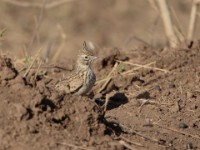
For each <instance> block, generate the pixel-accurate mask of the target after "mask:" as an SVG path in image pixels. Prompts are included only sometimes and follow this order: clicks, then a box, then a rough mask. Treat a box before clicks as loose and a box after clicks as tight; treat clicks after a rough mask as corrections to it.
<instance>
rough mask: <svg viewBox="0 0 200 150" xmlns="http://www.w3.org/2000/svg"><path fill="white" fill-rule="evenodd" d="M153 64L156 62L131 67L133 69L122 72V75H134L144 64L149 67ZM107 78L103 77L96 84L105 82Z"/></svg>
mask: <svg viewBox="0 0 200 150" xmlns="http://www.w3.org/2000/svg"><path fill="white" fill-rule="evenodd" d="M152 64H155V62H151V63H149V64H146V65H142V66H140V67H136V68H133V69H131V70H128V71H125V72H123V73H121V75H122V76H128V75H133V74H135V72H134V71H136V70H139V69H141V68H143V67H144V66H146V67H147V66H150V65H152ZM105 80H107V78H104V79H101V80H99V81H97V82H96V84H99V83H101V82H104V81H105ZM110 80H111V78H110Z"/></svg>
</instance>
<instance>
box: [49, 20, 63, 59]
mask: <svg viewBox="0 0 200 150" xmlns="http://www.w3.org/2000/svg"><path fill="white" fill-rule="evenodd" d="M57 28H58V30H59V31H60V36H61V38H62V42H61V44H60V46H59V47H58V49H57V51H56V52H55V54H54V56H53V58H52V60H53V61H55V60H56V59H57V58H58V57H59V55H60V53H61V52H62V48H63V47H64V44H65V39H66V34H65V33H64V30H63V28H62V26H61V25H60V24H58V25H57Z"/></svg>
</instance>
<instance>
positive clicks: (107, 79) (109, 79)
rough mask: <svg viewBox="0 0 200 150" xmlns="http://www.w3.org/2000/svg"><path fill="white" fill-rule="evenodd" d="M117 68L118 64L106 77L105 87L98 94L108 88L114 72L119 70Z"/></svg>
mask: <svg viewBox="0 0 200 150" xmlns="http://www.w3.org/2000/svg"><path fill="white" fill-rule="evenodd" d="M117 66H118V63H115V65H114V67H113V69H112V70H111V71H110V73H109V74H108V76H107V77H106V79H105V80H106V82H105V83H104V84H103V86H102V87H101V88H100V89H99V90H98V92H97V93H101V92H102V91H103V90H104V89H105V88H106V86H107V85H108V84H109V82H110V81H111V79H112V77H111V76H112V74H113V72H114V71H115V69H116V68H117Z"/></svg>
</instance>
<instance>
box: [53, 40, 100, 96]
mask: <svg viewBox="0 0 200 150" xmlns="http://www.w3.org/2000/svg"><path fill="white" fill-rule="evenodd" d="M96 58H97V57H96V56H94V54H93V51H92V49H91V48H90V47H89V46H88V45H87V43H86V42H85V41H84V42H83V49H81V50H80V51H79V54H78V58H77V61H76V67H75V70H73V71H72V73H71V74H69V75H68V76H65V77H63V78H62V79H60V81H58V83H57V84H56V85H55V89H56V90H57V91H60V92H64V93H65V94H75V95H86V94H87V93H88V92H90V91H91V89H92V87H93V86H94V84H95V82H96V75H95V73H94V72H93V70H92V67H91V65H92V62H93V61H94V60H95V59H96Z"/></svg>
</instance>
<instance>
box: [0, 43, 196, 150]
mask: <svg viewBox="0 0 200 150" xmlns="http://www.w3.org/2000/svg"><path fill="white" fill-rule="evenodd" d="M199 46H200V44H199V42H198V41H195V42H191V43H189V44H188V45H186V44H184V45H182V46H180V48H176V49H157V50H155V49H153V48H151V47H142V48H140V49H139V48H138V49H134V50H133V49H130V50H127V51H126V53H125V52H123V51H121V50H119V49H117V48H113V49H112V48H111V49H105V52H99V53H98V56H99V60H98V61H97V62H96V63H95V64H94V66H93V67H94V68H95V72H96V74H97V77H98V79H99V80H101V79H105V78H106V75H107V74H108V72H110V71H111V69H112V68H113V66H114V63H115V61H114V60H115V59H118V60H121V61H123V62H125V61H127V60H129V62H132V63H134V64H141V62H142V64H144V65H145V64H148V63H151V62H155V64H154V65H153V66H152V65H151V67H152V68H140V69H137V70H135V71H132V72H131V74H127V75H125V76H123V73H124V72H126V71H128V70H131V69H133V68H136V67H135V66H131V65H127V64H124V65H121V66H120V67H118V68H117V72H116V71H115V72H114V74H112V76H113V80H112V81H111V82H110V84H109V85H108V86H107V88H106V89H104V90H103V92H102V93H103V94H99V93H97V91H98V90H99V88H101V87H102V84H103V83H104V82H102V83H100V82H97V85H96V86H95V87H94V91H93V94H92V93H91V95H90V96H85V97H81V96H80V97H79V96H73V95H59V93H58V92H56V91H55V89H54V84H55V82H56V81H57V80H56V79H55V77H58V76H60V75H61V74H62V73H67V72H68V71H63V70H62V69H57V70H56V71H55V69H54V71H53V72H51V71H47V73H46V75H44V76H41V75H40V76H39V73H38V74H37V76H35V74H36V69H33V71H30V72H29V73H28V75H27V76H26V77H25V78H23V77H22V73H21V72H20V71H19V70H17V69H16V68H15V67H14V63H13V61H12V60H11V59H10V58H8V57H6V56H2V57H1V59H0V93H1V94H0V99H1V100H0V108H1V109H0V139H1V140H0V145H1V148H0V149H2V150H4V149H5V150H13V149H15V150H25V149H32V150H36V149H42V150H49V149H58V150H59V149H60V150H62V149H108V150H109V149H111V150H113V149H126V148H127V149H128V146H130V147H132V149H134V147H135V149H152V150H154V149H199V148H200V143H199V142H198V141H199V140H200V134H199V133H200V129H199V126H200V119H199V117H200V116H199V113H200V102H199V101H198V100H199V96H200V87H199V80H200V66H199V64H200V59H199V57H200V50H199ZM122 64H123V63H122ZM156 68H162V69H164V70H165V71H168V72H164V71H163V70H156ZM41 70H42V69H41ZM35 77H36V78H35ZM111 91H113V92H111ZM111 93H113V95H111ZM106 94H107V96H109V99H110V100H109V103H108V107H107V111H106V113H105V115H104V113H103V110H102V109H101V108H102V107H101V105H102V104H103V102H104V101H105V95H106ZM109 94H110V95H109ZM92 95H94V96H92ZM144 102H145V103H144ZM124 143H125V144H124ZM126 144H128V146H127V145H126Z"/></svg>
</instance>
